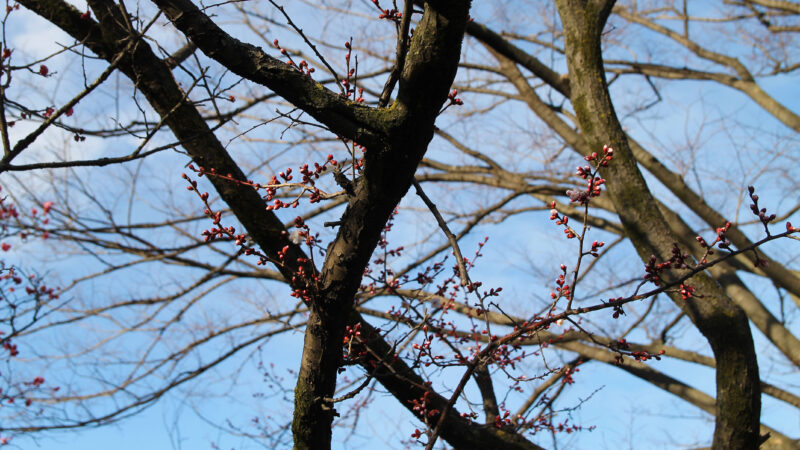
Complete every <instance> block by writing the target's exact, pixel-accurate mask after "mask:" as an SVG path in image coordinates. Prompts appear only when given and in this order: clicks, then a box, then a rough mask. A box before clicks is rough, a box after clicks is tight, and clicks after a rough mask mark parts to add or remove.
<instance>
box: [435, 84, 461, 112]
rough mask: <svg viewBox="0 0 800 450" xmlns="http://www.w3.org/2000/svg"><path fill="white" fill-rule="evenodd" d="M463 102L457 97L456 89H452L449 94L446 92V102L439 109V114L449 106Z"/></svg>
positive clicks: (459, 104)
mask: <svg viewBox="0 0 800 450" xmlns="http://www.w3.org/2000/svg"><path fill="white" fill-rule="evenodd" d="M463 104H464V101H463V100H461V98H459V97H458V90H456V89H453V90H452V91H450V93H449V94H447V104H445V105H444V107H442V109H441V110H439V114H441V113H443V112H445V110H446V109H447V108H449V107H451V106H461V105H463Z"/></svg>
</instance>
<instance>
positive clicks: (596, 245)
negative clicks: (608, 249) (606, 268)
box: [584, 241, 606, 258]
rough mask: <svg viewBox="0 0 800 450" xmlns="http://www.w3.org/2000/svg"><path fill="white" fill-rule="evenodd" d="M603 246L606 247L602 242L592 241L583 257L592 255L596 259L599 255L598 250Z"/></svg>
mask: <svg viewBox="0 0 800 450" xmlns="http://www.w3.org/2000/svg"><path fill="white" fill-rule="evenodd" d="M604 245H606V243H605V242H603V241H592V248H591V249H590V250H589V251H587V252H586V253H584V254H585V255H592V256H594V257H595V258H597V257H598V256H600V253H599V252H600V248H601V247H602V246H604Z"/></svg>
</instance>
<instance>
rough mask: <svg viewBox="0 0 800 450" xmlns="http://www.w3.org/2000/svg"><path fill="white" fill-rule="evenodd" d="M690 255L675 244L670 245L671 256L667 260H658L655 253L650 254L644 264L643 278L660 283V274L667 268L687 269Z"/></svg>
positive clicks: (655, 283) (657, 284)
mask: <svg viewBox="0 0 800 450" xmlns="http://www.w3.org/2000/svg"><path fill="white" fill-rule="evenodd" d="M689 259H690V256H689V254H688V253H682V252H681V249H680V248H679V247H678V245H677V244H675V245H673V246H672V256H671V257H670V259H669V261H664V262H658V258H656V255H650V260H649V261H648V262H647V264H645V266H644V271H645V275H644V279H645V281H650V282H652V283H653V284H654V285H656V286H659V285H660V284H661V277H660V274H661V273H662V272H664V271H665V270H667V269H689V268H691V266H690V265H689V263H687V261H689Z"/></svg>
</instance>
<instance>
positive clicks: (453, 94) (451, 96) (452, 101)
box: [447, 89, 464, 106]
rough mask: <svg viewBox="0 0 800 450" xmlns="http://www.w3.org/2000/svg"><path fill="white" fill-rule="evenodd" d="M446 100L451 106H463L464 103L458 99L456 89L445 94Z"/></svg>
mask: <svg viewBox="0 0 800 450" xmlns="http://www.w3.org/2000/svg"><path fill="white" fill-rule="evenodd" d="M447 100H448V101H449V102H450V104H451V105H456V106H461V105H463V104H464V101H463V100H461V99H460V98H459V97H458V90H457V89H453V90H452V91H450V93H449V94H447Z"/></svg>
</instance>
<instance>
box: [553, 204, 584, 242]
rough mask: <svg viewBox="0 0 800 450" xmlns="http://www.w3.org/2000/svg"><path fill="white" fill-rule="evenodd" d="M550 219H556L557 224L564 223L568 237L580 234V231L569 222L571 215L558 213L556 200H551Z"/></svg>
mask: <svg viewBox="0 0 800 450" xmlns="http://www.w3.org/2000/svg"><path fill="white" fill-rule="evenodd" d="M550 220H554V221H555V223H556V225H564V234H566V235H567V239H572V238H574V237H577V236H578V232H577V231H575V230H573V229H572V228H570V226H569V225H568V224H569V217H567V216H562V215H560V214H559V213H558V210H557V209H556V202H555V201H553V202H550Z"/></svg>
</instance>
